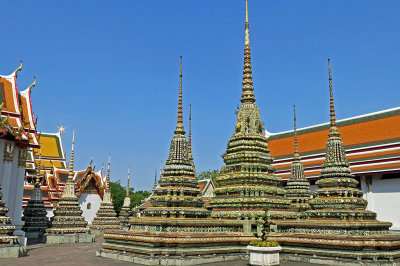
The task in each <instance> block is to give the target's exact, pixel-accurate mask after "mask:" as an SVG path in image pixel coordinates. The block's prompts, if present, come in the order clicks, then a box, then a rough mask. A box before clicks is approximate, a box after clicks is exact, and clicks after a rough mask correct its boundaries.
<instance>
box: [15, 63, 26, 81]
mask: <svg viewBox="0 0 400 266" xmlns="http://www.w3.org/2000/svg"><path fill="white" fill-rule="evenodd" d="M19 61H20V62H21V65H20V66H19V67H18V68H17V69H16V70H15V71H14V75H15V77H17V73H18V71H21V69H22V66H23V65H24V64H23V63H22V59H20V60H19Z"/></svg>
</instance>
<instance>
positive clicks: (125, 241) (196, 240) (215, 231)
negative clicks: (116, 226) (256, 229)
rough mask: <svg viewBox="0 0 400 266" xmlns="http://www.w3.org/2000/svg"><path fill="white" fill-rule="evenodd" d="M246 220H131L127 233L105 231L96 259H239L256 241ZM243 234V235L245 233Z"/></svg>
mask: <svg viewBox="0 0 400 266" xmlns="http://www.w3.org/2000/svg"><path fill="white" fill-rule="evenodd" d="M247 223H248V222H246V221H231V220H214V219H179V218H160V217H157V218H152V217H145V218H133V219H131V220H130V224H131V227H130V230H129V231H128V232H127V231H122V230H120V231H107V232H106V233H105V234H104V239H105V241H106V242H105V243H104V244H103V247H102V249H101V250H100V251H98V252H97V253H96V255H97V256H101V257H105V258H112V259H118V260H124V261H129V262H134V263H139V264H144V265H196V264H197V265H202V264H206V263H212V262H222V261H233V260H240V259H243V258H245V257H246V251H247V248H246V247H247V245H248V243H249V242H251V241H253V240H255V239H256V238H255V237H254V236H253V234H252V233H251V232H250V230H249V229H250V226H247ZM245 232H246V233H245Z"/></svg>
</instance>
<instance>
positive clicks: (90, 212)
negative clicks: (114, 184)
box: [78, 193, 101, 225]
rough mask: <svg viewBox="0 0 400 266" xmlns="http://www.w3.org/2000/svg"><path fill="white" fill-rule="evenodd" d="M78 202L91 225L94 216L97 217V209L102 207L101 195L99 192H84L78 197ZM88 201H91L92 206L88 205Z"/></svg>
mask: <svg viewBox="0 0 400 266" xmlns="http://www.w3.org/2000/svg"><path fill="white" fill-rule="evenodd" d="M78 203H79V206H80V207H81V210H82V211H83V213H82V216H83V217H85V221H86V222H88V224H89V225H91V224H92V221H93V219H94V217H96V213H97V210H98V209H99V208H100V204H101V197H100V196H99V194H91V193H82V194H81V195H80V197H79V199H78ZM88 203H90V206H88ZM88 207H90V208H88Z"/></svg>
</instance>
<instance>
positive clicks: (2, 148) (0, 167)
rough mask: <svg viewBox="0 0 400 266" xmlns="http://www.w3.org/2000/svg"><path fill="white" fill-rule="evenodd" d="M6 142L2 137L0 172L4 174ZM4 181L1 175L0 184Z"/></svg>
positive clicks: (0, 141) (0, 143) (0, 140)
mask: <svg viewBox="0 0 400 266" xmlns="http://www.w3.org/2000/svg"><path fill="white" fill-rule="evenodd" d="M5 143H6V140H4V139H0V173H2V174H3V168H4V162H3V160H4V152H3V151H4V144H5ZM2 181H3V175H0V184H2Z"/></svg>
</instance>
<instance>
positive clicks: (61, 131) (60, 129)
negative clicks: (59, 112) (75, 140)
mask: <svg viewBox="0 0 400 266" xmlns="http://www.w3.org/2000/svg"><path fill="white" fill-rule="evenodd" d="M58 131H59V132H60V133H63V132H64V131H65V127H64V123H61V126H60V127H59V128H58Z"/></svg>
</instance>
